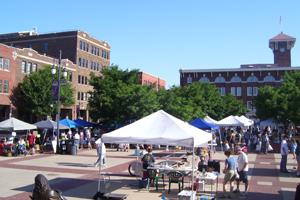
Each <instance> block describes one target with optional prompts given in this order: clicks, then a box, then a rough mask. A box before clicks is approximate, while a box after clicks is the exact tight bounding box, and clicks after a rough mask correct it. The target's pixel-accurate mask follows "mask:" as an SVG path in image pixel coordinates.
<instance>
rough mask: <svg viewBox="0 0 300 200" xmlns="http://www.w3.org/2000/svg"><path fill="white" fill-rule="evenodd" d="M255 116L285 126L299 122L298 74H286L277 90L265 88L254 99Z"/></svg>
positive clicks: (299, 96) (299, 76) (299, 85)
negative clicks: (270, 119) (275, 121)
mask: <svg viewBox="0 0 300 200" xmlns="http://www.w3.org/2000/svg"><path fill="white" fill-rule="evenodd" d="M254 103H255V107H256V110H257V111H256V115H257V117H259V118H261V119H267V118H273V119H276V120H277V121H279V122H283V123H285V124H287V123H288V122H290V121H292V122H294V123H299V122H300V72H291V73H286V74H285V76H284V79H283V84H282V85H281V86H280V87H279V88H272V87H270V86H266V87H263V88H260V89H259V93H258V96H257V97H256V98H255V102H254Z"/></svg>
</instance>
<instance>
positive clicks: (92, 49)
mask: <svg viewBox="0 0 300 200" xmlns="http://www.w3.org/2000/svg"><path fill="white" fill-rule="evenodd" d="M91 53H92V54H94V46H93V45H91Z"/></svg>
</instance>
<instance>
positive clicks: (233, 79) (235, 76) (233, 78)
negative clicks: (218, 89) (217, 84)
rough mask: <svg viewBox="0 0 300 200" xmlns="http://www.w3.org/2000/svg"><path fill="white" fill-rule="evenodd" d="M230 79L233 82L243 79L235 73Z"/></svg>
mask: <svg viewBox="0 0 300 200" xmlns="http://www.w3.org/2000/svg"><path fill="white" fill-rule="evenodd" d="M230 81H231V82H242V79H241V77H239V76H238V75H237V74H235V75H234V76H233V77H232V78H231V80H230Z"/></svg>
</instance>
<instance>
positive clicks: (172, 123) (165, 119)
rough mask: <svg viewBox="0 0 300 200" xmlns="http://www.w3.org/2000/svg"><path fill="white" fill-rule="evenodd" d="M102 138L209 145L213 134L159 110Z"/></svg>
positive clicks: (132, 142)
mask: <svg viewBox="0 0 300 200" xmlns="http://www.w3.org/2000/svg"><path fill="white" fill-rule="evenodd" d="M102 139H103V142H104V143H131V144H156V145H178V146H185V147H198V146H207V143H208V141H210V140H211V139H212V134H211V133H208V132H205V131H203V130H201V129H198V128H196V127H194V126H192V125H190V124H188V123H187V122H184V121H182V120H180V119H178V118H176V117H174V116H172V115H170V114H168V113H166V112H164V111H163V110H159V111H157V112H155V113H152V114H151V115H148V116H146V117H144V118H142V119H140V120H138V121H136V122H134V123H132V124H129V125H127V126H124V127H122V128H119V129H117V130H114V131H112V132H110V133H107V134H104V135H103V138H102Z"/></svg>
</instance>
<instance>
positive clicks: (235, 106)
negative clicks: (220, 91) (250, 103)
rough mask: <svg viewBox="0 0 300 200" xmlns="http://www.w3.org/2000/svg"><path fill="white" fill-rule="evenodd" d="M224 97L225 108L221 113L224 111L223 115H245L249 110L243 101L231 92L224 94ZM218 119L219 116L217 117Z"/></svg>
mask: <svg viewBox="0 0 300 200" xmlns="http://www.w3.org/2000/svg"><path fill="white" fill-rule="evenodd" d="M222 99H223V105H224V108H223V112H220V113H222V115H223V117H226V116H229V115H243V114H245V113H246V112H247V109H246V107H245V105H244V104H243V102H242V101H240V100H238V99H236V98H235V97H234V96H232V95H231V94H227V95H225V96H223V98H222ZM223 117H222V118H223ZM216 119H218V118H217V117H216Z"/></svg>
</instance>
